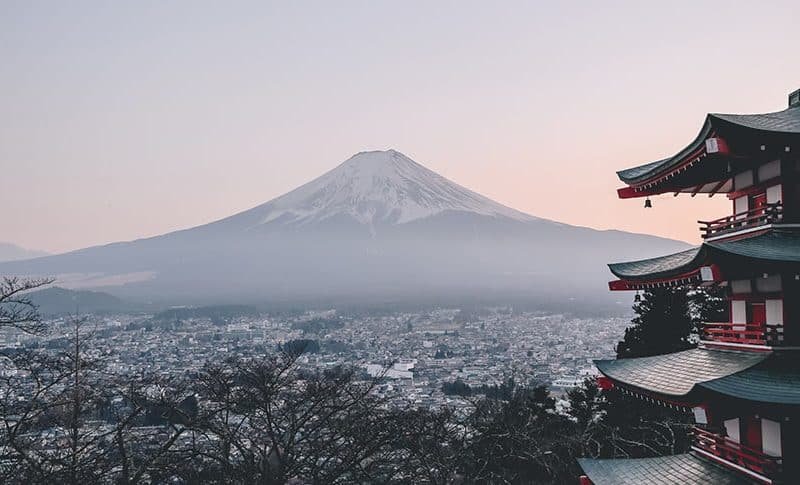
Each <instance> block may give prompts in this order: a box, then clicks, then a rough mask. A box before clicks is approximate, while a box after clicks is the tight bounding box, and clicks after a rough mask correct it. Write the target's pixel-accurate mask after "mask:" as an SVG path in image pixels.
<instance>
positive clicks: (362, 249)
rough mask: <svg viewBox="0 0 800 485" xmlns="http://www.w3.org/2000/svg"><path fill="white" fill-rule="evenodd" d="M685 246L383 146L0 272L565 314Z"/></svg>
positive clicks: (145, 291) (213, 298) (210, 296)
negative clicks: (629, 268) (280, 190)
mask: <svg viewBox="0 0 800 485" xmlns="http://www.w3.org/2000/svg"><path fill="white" fill-rule="evenodd" d="M688 247H689V245H688V244H686V243H683V242H680V241H673V240H669V239H663V238H657V237H652V236H646V235H642V234H631V233H626V232H621V231H599V230H594V229H590V228H586V227H576V226H570V225H568V224H562V223H558V222H555V221H550V220H546V219H542V218H539V217H536V216H534V215H530V214H525V213H522V212H520V211H517V210H515V209H512V208H510V207H506V206H504V205H502V204H499V203H498V202H495V201H493V200H490V199H488V198H487V197H484V196H482V195H480V194H478V193H476V192H473V191H471V190H469V189H466V188H464V187H462V186H460V185H458V184H456V183H454V182H452V181H450V180H447V179H446V178H444V177H442V176H441V175H439V174H436V173H434V172H432V171H430V170H428V169H427V168H425V167H423V166H422V165H420V164H418V163H416V162H415V161H413V160H411V159H410V158H408V157H406V156H405V155H403V154H402V153H399V152H396V151H393V150H389V151H380V152H363V153H359V154H356V155H354V156H353V157H351V158H350V159H348V160H347V161H345V162H344V163H342V164H341V165H339V166H338V167H336V168H334V169H333V170H331V171H329V172H327V173H325V174H324V175H322V176H320V177H318V178H316V179H314V180H312V181H311V182H309V183H307V184H305V185H303V186H301V187H299V188H297V189H295V190H293V191H291V192H289V193H287V194H284V195H282V196H280V197H278V198H275V199H272V200H271V201H269V202H266V203H264V204H262V205H260V206H257V207H255V208H253V209H250V210H246V211H244V212H241V213H239V214H236V215H233V216H230V217H227V218H225V219H221V220H219V221H216V222H213V223H210V224H206V225H203V226H198V227H194V228H190V229H186V230H182V231H176V232H171V233H168V234H165V235H162V236H156V237H151V238H147V239H138V240H135V241H130V242H121V243H113V244H108V245H105V246H97V247H92V248H86V249H81V250H78V251H73V252H71V253H65V254H59V255H54V256H47V257H44V258H37V259H34V260H31V261H16V262H6V263H0V275H2V274H16V275H31V276H37V275H38V276H54V277H56V278H58V279H59V281H63V282H64V283H62V284H64V285H65V286H71V287H77V285H75V284H72V283H70V281H72V280H74V279H76V278H78V279H81V278H83V279H81V280H80V287H82V288H91V289H95V290H97V289H101V290H102V291H108V292H110V293H112V294H114V295H117V296H120V297H123V298H125V299H128V300H131V301H133V300H136V301H159V302H164V303H165V304H175V303H179V304H182V305H195V306H204V305H210V304H220V303H256V304H265V303H278V304H286V303H288V304H294V303H299V304H306V303H307V302H313V303H316V302H332V303H333V304H332V305H331V306H336V305H337V304H340V303H348V302H354V303H364V302H367V303H371V302H381V303H393V302H397V303H405V302H423V303H425V302H432V303H436V304H446V302H448V301H454V300H458V301H464V300H465V299H466V300H470V301H486V302H487V303H490V302H503V303H505V304H510V303H511V300H512V299H513V300H516V301H519V300H522V301H532V300H536V301H537V302H544V303H547V304H548V305H550V306H558V307H560V308H567V309H571V310H572V309H575V308H576V307H578V306H583V307H586V308H589V307H594V308H597V305H608V304H609V302H612V303H614V302H616V300H618V299H619V296H617V295H615V294H609V292H608V291H607V282H608V280H609V279H611V278H612V276H611V275H610V273H609V272H608V268H607V267H606V263H609V262H614V261H626V260H635V259H643V258H648V257H653V256H659V255H663V254H669V253H673V252H678V251H682V250H685V249H687V248H688ZM301 306H302V305H301ZM624 306H625V307H629V304H625V305H624Z"/></svg>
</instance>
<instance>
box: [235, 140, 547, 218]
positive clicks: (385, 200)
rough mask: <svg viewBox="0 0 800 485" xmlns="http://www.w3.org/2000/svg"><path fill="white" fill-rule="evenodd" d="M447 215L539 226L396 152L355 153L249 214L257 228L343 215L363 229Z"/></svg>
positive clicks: (518, 213)
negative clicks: (470, 215) (254, 216)
mask: <svg viewBox="0 0 800 485" xmlns="http://www.w3.org/2000/svg"><path fill="white" fill-rule="evenodd" d="M445 211H463V212H472V213H476V214H480V215H485V216H498V217H506V218H510V219H514V220H517V221H534V220H539V219H537V218H536V217H533V216H530V215H528V214H525V213H523V212H520V211H517V210H514V209H511V208H510V207H506V206H504V205H502V204H499V203H497V202H495V201H493V200H491V199H489V198H487V197H484V196H482V195H480V194H477V193H475V192H473V191H471V190H469V189H466V188H464V187H462V186H460V185H458V184H456V183H453V182H451V181H449V180H447V179H446V178H444V177H442V176H441V175H439V174H437V173H436V172H433V171H431V170H428V169H427V168H425V167H423V166H422V165H420V164H418V163H417V162H415V161H414V160H411V159H410V158H408V157H407V156H405V155H403V154H402V153H400V152H398V151H395V150H386V151H370V152H361V153H358V154H356V155H354V156H352V157H351V158H350V159H348V160H347V161H345V162H344V163H342V164H341V165H339V166H338V167H336V168H334V169H333V170H331V171H330V172H328V173H326V174H324V175H322V176H320V177H318V178H316V179H314V180H312V181H311V182H309V183H307V184H305V185H303V186H301V187H299V188H297V189H295V190H293V191H291V192H289V193H287V194H285V195H283V196H280V197H278V198H276V199H273V200H272V201H270V202H267V203H266V204H263V205H261V206H259V207H256V208H254V209H252V210H251V211H248V212H251V213H257V214H258V219H257V221H258V224H268V223H271V222H275V221H280V222H281V223H283V224H298V225H304V224H309V223H313V222H320V221H324V220H326V219H330V218H332V217H335V216H341V215H345V216H349V217H352V218H353V219H355V220H357V221H358V222H360V223H362V224H387V223H388V224H403V223H406V222H410V221H414V220H418V219H423V218H426V217H430V216H433V215H436V214H440V213H442V212H445Z"/></svg>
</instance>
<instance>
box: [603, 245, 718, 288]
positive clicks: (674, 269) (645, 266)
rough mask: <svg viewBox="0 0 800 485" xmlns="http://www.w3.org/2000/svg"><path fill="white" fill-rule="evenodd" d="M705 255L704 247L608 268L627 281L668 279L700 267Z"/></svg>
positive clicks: (611, 265)
mask: <svg viewBox="0 0 800 485" xmlns="http://www.w3.org/2000/svg"><path fill="white" fill-rule="evenodd" d="M704 255H705V253H704V251H702V246H698V247H695V248H691V249H687V250H686V251H681V252H679V253H674V254H668V255H666V256H659V257H657V258H650V259H641V260H639V261H628V262H624V263H612V264H609V265H608V268H609V269H610V270H611V272H612V273H614V275H615V276H618V277H619V278H622V279H627V280H635V279H652V278H667V277H670V276H675V275H678V274H681V273H685V272H686V271H689V270H691V269H695V268H696V267H699V265H700V264H702V262H703V260H704V259H705V258H704Z"/></svg>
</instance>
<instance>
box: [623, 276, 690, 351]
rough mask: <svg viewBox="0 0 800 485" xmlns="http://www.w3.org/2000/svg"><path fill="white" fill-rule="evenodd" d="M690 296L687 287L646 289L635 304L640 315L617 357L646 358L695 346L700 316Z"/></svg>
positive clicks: (637, 313) (628, 330) (636, 317)
mask: <svg viewBox="0 0 800 485" xmlns="http://www.w3.org/2000/svg"><path fill="white" fill-rule="evenodd" d="M690 300H691V298H690V296H689V294H688V292H687V290H686V289H683V288H658V289H653V290H648V291H645V292H644V294H643V295H642V299H641V301H640V302H637V303H636V304H635V305H634V306H633V310H634V312H636V316H635V317H634V318H633V320H632V321H631V323H632V324H633V325H632V326H630V327H628V328H626V329H625V338H624V339H623V340H622V341H621V342H619V344H618V345H617V349H616V350H617V358H618V359H624V358H629V357H646V356H650V355H660V354H668V353H672V352H678V351H681V350H686V349H689V348H692V347H693V346H694V345H695V344H694V343H693V341H694V339H693V338H692V335H693V333H694V332H695V324H696V319H695V318H693V316H692V312H691V303H690Z"/></svg>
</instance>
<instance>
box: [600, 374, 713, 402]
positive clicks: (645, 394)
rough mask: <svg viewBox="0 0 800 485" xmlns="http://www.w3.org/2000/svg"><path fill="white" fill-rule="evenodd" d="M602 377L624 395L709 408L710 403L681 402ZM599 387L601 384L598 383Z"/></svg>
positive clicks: (605, 376)
mask: <svg viewBox="0 0 800 485" xmlns="http://www.w3.org/2000/svg"><path fill="white" fill-rule="evenodd" d="M602 377H604V378H606V379H608V380H609V381H611V385H612V387H616V388H617V389H619V390H621V391H622V392H624V393H627V394H632V395H634V397H637V398H639V399H644V400H647V399H649V400H652V401H659V402H662V403H665V404H670V405H672V406H677V407H681V408H687V409H689V410H691V408H694V407H697V406H703V407H708V403H707V402H705V401H680V400H678V399H677V398H676V397H665V396H663V395H662V394H658V393H656V392H651V391H646V390H644V389H640V388H638V387H636V386H633V385H630V384H625V383H624V382H620V381H618V380H616V379H614V378H613V377H608V376H607V375H605V374H603V375H602ZM598 387H599V383H598Z"/></svg>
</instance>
